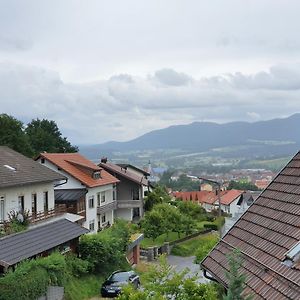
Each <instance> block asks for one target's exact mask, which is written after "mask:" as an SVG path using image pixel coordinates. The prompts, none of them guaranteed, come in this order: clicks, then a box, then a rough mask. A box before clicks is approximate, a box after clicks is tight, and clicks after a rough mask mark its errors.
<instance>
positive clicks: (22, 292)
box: [0, 253, 88, 300]
mask: <svg viewBox="0 0 300 300" xmlns="http://www.w3.org/2000/svg"><path fill="white" fill-rule="evenodd" d="M87 270H88V263H87V262H84V261H82V260H81V259H79V258H77V257H75V256H74V255H68V256H63V255H61V254H59V253H53V254H51V255H49V256H48V257H45V258H38V259H32V260H27V261H24V262H22V263H20V264H19V265H18V266H17V267H16V269H15V271H9V272H8V273H7V274H6V275H5V276H4V277H2V278H0V300H15V299H18V300H32V299H37V298H38V297H40V296H41V295H44V294H45V293H46V290H47V287H48V286H49V285H60V286H65V285H66V283H67V282H68V281H69V280H70V279H71V278H72V277H74V276H75V275H76V274H80V273H85V272H87Z"/></svg>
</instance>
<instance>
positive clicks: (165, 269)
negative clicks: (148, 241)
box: [118, 256, 217, 300]
mask: <svg viewBox="0 0 300 300" xmlns="http://www.w3.org/2000/svg"><path fill="white" fill-rule="evenodd" d="M187 272H188V270H187V269H186V270H184V271H182V272H179V273H177V272H175V271H174V270H173V269H172V268H171V267H170V266H169V265H168V264H167V261H166V258H165V257H164V256H161V258H160V263H159V265H153V266H151V267H150V268H149V270H147V271H146V272H145V273H144V274H143V278H142V279H143V281H142V285H143V289H142V290H135V289H133V288H132V286H130V285H128V286H127V287H125V288H124V289H123V290H122V294H121V295H120V296H119V297H118V299H119V300H146V299H147V300H167V299H176V300H186V299H189V300H216V299H217V292H216V290H215V288H214V286H213V285H212V284H199V283H198V282H197V276H193V277H188V276H186V274H187Z"/></svg>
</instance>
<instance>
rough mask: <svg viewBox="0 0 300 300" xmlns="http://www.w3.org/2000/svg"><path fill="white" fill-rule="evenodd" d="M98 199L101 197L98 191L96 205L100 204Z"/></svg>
mask: <svg viewBox="0 0 300 300" xmlns="http://www.w3.org/2000/svg"><path fill="white" fill-rule="evenodd" d="M100 199H101V196H100V193H98V194H97V205H98V206H100Z"/></svg>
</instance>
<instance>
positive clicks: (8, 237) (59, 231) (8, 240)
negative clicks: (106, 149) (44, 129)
mask: <svg viewBox="0 0 300 300" xmlns="http://www.w3.org/2000/svg"><path fill="white" fill-rule="evenodd" d="M65 182H66V177H65V176H63V175H62V174H59V173H57V172H55V171H53V170H50V169H48V168H46V167H44V166H42V165H40V164H39V163H38V162H35V161H34V160H32V159H30V158H28V157H25V156H23V155H22V154H20V153H18V152H16V151H14V150H12V149H10V148H8V147H5V146H0V221H1V222H0V223H1V224H0V225H1V226H3V228H2V229H4V232H2V234H3V233H4V234H5V236H3V237H2V238H0V273H3V272H5V271H7V269H8V268H10V267H13V266H14V265H16V264H17V263H19V262H21V261H22V260H24V259H28V258H35V257H38V256H46V255H48V254H49V253H51V252H52V251H60V252H61V253H66V252H68V251H76V248H77V245H78V239H79V236H80V235H82V234H85V233H87V232H88V230H86V229H84V228H82V227H81V226H80V225H78V224H76V222H77V221H79V220H80V217H79V216H77V215H73V214H69V213H66V210H65V209H64V207H63V206H60V207H59V208H57V207H56V206H55V202H54V186H57V185H59V184H63V183H65ZM10 213H14V214H15V215H16V216H17V218H18V220H19V221H20V222H23V220H24V218H25V214H26V215H27V213H28V214H29V221H30V225H29V227H28V228H27V229H25V230H24V231H22V232H19V233H15V234H8V233H10V230H11V228H10V222H9V221H10V219H9V214H10ZM20 245H21V246H20Z"/></svg>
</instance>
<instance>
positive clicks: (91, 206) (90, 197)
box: [89, 196, 95, 208]
mask: <svg viewBox="0 0 300 300" xmlns="http://www.w3.org/2000/svg"><path fill="white" fill-rule="evenodd" d="M94 200H95V199H94V196H89V208H94V207H95V201H94ZM91 204H92V205H91Z"/></svg>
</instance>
